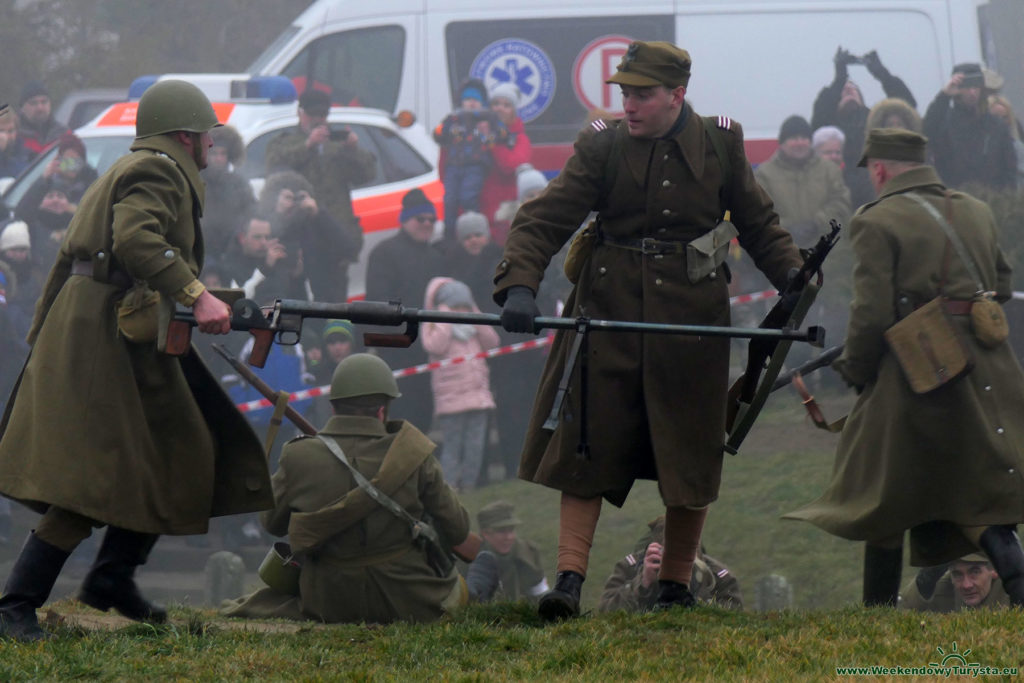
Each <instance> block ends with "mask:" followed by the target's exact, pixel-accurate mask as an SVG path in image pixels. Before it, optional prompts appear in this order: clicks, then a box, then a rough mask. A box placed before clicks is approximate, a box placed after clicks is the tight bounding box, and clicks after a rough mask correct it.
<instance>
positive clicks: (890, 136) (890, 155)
mask: <svg viewBox="0 0 1024 683" xmlns="http://www.w3.org/2000/svg"><path fill="white" fill-rule="evenodd" d="M927 144H928V138H926V137H925V136H923V135H921V134H920V133H915V132H913V131H909V130H904V129H903V128H875V129H874V130H872V131H869V132H868V138H867V140H865V141H864V154H863V156H861V158H860V162H859V163H858V164H857V165H858V166H867V165H868V159H883V160H885V161H916V162H918V163H924V151H925V147H926V146H927Z"/></svg>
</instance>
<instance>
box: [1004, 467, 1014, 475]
mask: <svg viewBox="0 0 1024 683" xmlns="http://www.w3.org/2000/svg"><path fill="white" fill-rule="evenodd" d="M1006 471H1007V472H1009V473H1010V474H1013V471H1014V470H1013V468H1012V467H1011V468H1010V469H1008V470H1006Z"/></svg>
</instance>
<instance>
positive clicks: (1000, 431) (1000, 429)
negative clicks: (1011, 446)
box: [996, 427, 1006, 434]
mask: <svg viewBox="0 0 1024 683" xmlns="http://www.w3.org/2000/svg"><path fill="white" fill-rule="evenodd" d="M1005 431H1006V430H1005V429H1003V428H1002V427H996V434H1002V433H1003V432H1005Z"/></svg>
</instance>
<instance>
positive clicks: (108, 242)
mask: <svg viewBox="0 0 1024 683" xmlns="http://www.w3.org/2000/svg"><path fill="white" fill-rule="evenodd" d="M131 150H132V151H131V153H130V154H128V155H126V156H124V157H122V158H121V159H119V160H118V161H117V162H115V163H114V165H113V166H112V167H111V168H110V170H108V171H107V173H105V174H104V175H103V176H102V177H101V178H99V179H98V180H97V181H96V182H95V183H93V185H92V186H91V187H90V188H89V190H88V191H87V192H86V194H85V196H84V197H83V198H82V201H81V203H80V204H79V208H78V210H77V212H76V213H75V217H74V219H73V220H72V222H71V226H70V228H69V230H68V234H67V237H66V238H65V240H64V243H63V245H62V246H61V248H60V253H59V256H58V258H57V261H56V263H55V264H54V266H53V269H52V270H51V271H50V275H49V279H48V281H47V283H46V287H45V290H44V292H43V295H42V297H41V299H40V300H39V303H38V305H37V307H36V316H35V320H34V322H33V325H32V329H31V331H30V333H29V342H30V343H31V344H32V350H31V355H30V357H29V359H28V361H27V363H26V365H25V368H24V370H23V371H22V376H21V378H20V380H19V384H18V386H17V387H16V388H15V392H14V394H13V395H12V398H11V400H10V401H9V402H8V405H7V411H6V413H5V414H4V417H3V422H2V423H0V493H3V495H5V496H8V497H10V498H14V499H17V500H20V501H22V502H24V503H26V504H27V505H29V506H30V507H32V508H33V509H35V510H37V511H39V512H42V511H44V510H46V508H47V507H49V506H50V505H56V506H58V507H60V508H64V509H66V510H71V511H73V512H77V513H79V514H81V515H85V516H86V517H89V518H92V519H95V520H98V521H101V522H104V523H106V524H112V525H115V526H118V527H122V528H125V529H131V530H133V531H140V532H145V533H155V534H200V533H205V532H206V530H207V525H208V520H209V517H210V516H214V515H226V514H235V513H241V512H252V511H256V510H262V509H266V508H268V507H270V506H272V505H273V502H274V501H273V495H272V492H271V488H270V478H269V475H268V473H267V466H266V458H265V457H264V455H263V448H262V446H261V444H260V442H259V439H258V437H257V436H256V435H255V434H254V433H253V431H252V429H251V428H250V427H249V426H248V424H247V423H246V422H245V419H244V418H243V417H242V416H241V414H240V413H239V412H238V411H237V410H236V409H235V407H234V406H233V405H231V403H230V400H229V399H228V398H227V395H226V394H224V392H223V391H221V390H220V388H219V386H218V385H217V382H216V380H215V379H214V378H213V376H212V375H211V374H210V373H209V371H208V370H207V369H206V367H205V366H204V365H203V363H202V361H201V360H199V357H198V354H196V353H195V350H194V349H193V350H192V351H191V352H190V353H189V354H187V355H186V356H183V357H181V358H178V357H173V356H168V355H165V354H162V353H158V352H157V350H156V343H155V342H148V343H132V342H129V341H127V340H125V339H124V338H123V337H122V336H121V335H120V333H119V331H118V326H117V313H116V309H115V307H116V305H117V303H118V301H119V300H120V299H121V297H122V296H123V295H124V292H125V290H124V289H123V288H121V287H119V286H117V285H114V284H107V283H106V282H105V281H102V282H101V281H98V280H96V279H94V278H93V277H89V276H86V275H72V274H71V269H72V263H73V261H74V260H76V259H77V260H90V259H98V256H97V255H98V254H99V253H100V252H103V253H104V254H105V255H106V256H107V261H108V262H109V263H110V266H111V272H115V271H120V272H124V273H127V274H128V275H129V276H130V277H131V278H133V279H135V280H136V281H143V282H145V283H146V284H148V286H149V287H150V288H152V289H153V290H155V291H156V292H159V293H160V296H161V305H163V306H168V307H172V306H173V305H174V300H173V298H172V297H173V296H174V295H175V294H177V293H178V292H180V291H181V290H182V288H184V287H185V286H186V285H188V284H189V283H191V282H193V281H194V280H195V278H196V275H197V274H198V272H199V270H200V268H201V266H202V262H203V243H202V233H201V232H200V227H199V221H198V218H199V215H200V214H201V213H202V204H203V187H204V185H203V182H202V180H200V178H199V169H198V168H197V166H196V163H195V162H194V161H193V160H192V158H191V157H190V156H188V155H187V154H186V153H185V151H184V149H183V148H182V147H181V146H180V145H178V144H177V143H176V142H174V141H173V140H171V139H169V138H167V137H164V136H157V137H150V138H144V139H140V140H136V141H135V143H134V144H133V145H132V148H131ZM110 255H112V257H113V258H112V259H110Z"/></svg>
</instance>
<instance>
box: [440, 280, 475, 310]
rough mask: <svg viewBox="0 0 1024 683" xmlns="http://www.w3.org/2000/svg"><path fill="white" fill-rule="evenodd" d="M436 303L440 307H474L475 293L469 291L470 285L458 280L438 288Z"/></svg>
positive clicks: (450, 281)
mask: <svg viewBox="0 0 1024 683" xmlns="http://www.w3.org/2000/svg"><path fill="white" fill-rule="evenodd" d="M434 303H435V304H437V305H438V306H440V305H442V304H443V305H445V306H448V307H449V308H455V307H456V306H472V305H473V293H472V292H471V291H469V285H467V284H466V283H465V282H460V281H458V280H449V281H448V282H446V283H444V284H443V285H441V286H440V287H438V288H437V292H436V293H435V294H434Z"/></svg>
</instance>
